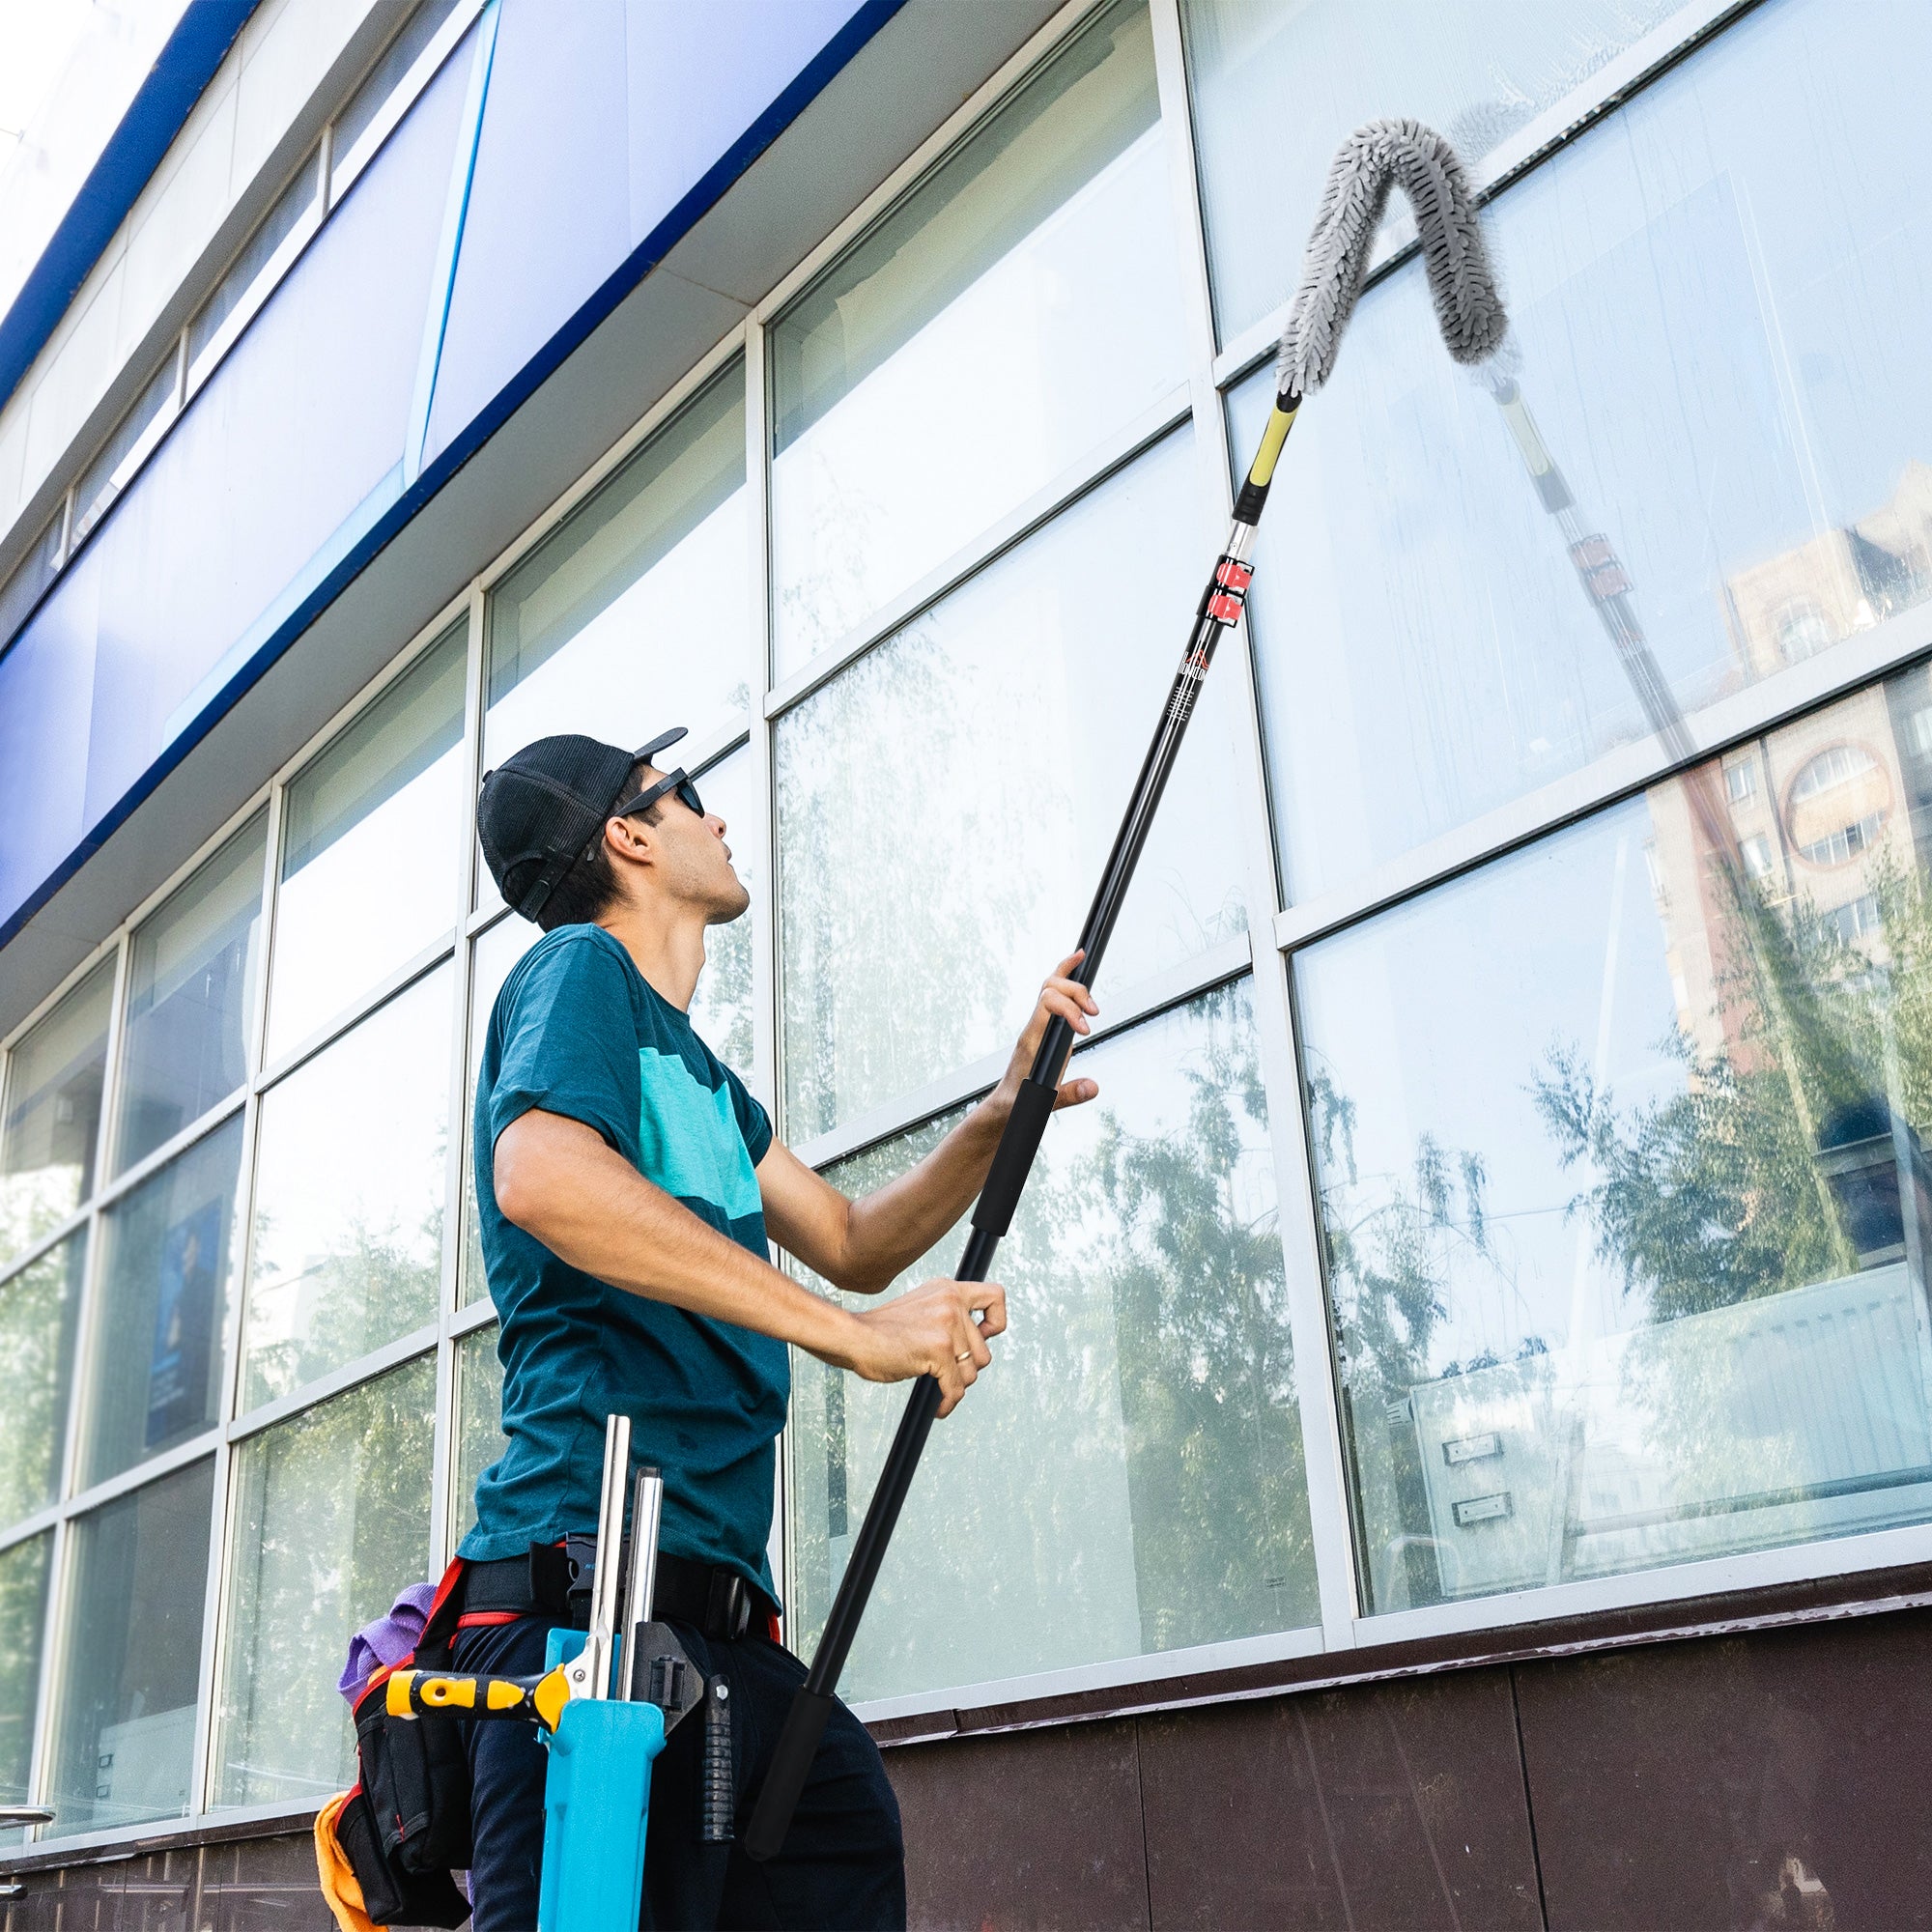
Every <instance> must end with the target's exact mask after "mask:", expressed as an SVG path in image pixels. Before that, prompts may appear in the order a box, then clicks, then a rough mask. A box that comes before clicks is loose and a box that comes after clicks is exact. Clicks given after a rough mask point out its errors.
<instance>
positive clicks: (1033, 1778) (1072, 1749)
mask: <svg viewBox="0 0 1932 1932" xmlns="http://www.w3.org/2000/svg"><path fill="white" fill-rule="evenodd" d="M886 1769H887V1771H888V1772H890V1773H891V1774H892V1780H893V1788H894V1790H895V1791H896V1792H897V1793H898V1800H899V1809H900V1812H901V1814H902V1815H903V1817H904V1820H905V1837H906V1889H907V1904H908V1907H909V1910H910V1916H911V1919H912V1923H913V1924H914V1925H916V1926H925V1927H951V1926H962V1927H974V1928H980V1932H1007V1928H1009V1927H1014V1928H1017V1927H1022V1926H1026V1927H1032V1926H1042V1927H1044V1926H1064V1927H1068V1928H1074V1927H1080V1928H1085V1927H1095V1928H1099V1927H1108V1928H1112V1927H1116V1926H1139V1927H1145V1926H1146V1925H1147V1923H1148V1892H1147V1861H1146V1856H1145V1851H1144V1847H1143V1845H1142V1842H1141V1798H1140V1767H1139V1763H1138V1758H1137V1752H1136V1748H1135V1737H1134V1725H1133V1723H1132V1721H1131V1720H1127V1721H1124V1722H1119V1723H1104V1724H1075V1725H1073V1726H1071V1727H1070V1728H1068V1729H1065V1730H1054V1731H1025V1732H1017V1733H1012V1734H1009V1735H1006V1736H1001V1737H990V1738H972V1739H962V1740H958V1741H954V1742H949V1743H946V1744H939V1745H914V1746H908V1747H903V1748H901V1749H897V1750H892V1751H888V1752H887V1753H886Z"/></svg>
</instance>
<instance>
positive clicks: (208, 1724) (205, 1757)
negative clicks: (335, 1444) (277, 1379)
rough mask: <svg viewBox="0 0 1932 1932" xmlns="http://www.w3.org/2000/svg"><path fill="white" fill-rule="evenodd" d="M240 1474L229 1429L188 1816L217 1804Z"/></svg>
mask: <svg viewBox="0 0 1932 1932" xmlns="http://www.w3.org/2000/svg"><path fill="white" fill-rule="evenodd" d="M234 1479H235V1452H234V1449H233V1447H232V1446H231V1445H230V1444H229V1442H228V1441H227V1439H226V1435H225V1433H224V1435H222V1436H220V1437H218V1438H217V1439H216V1442H215V1445H214V1482H213V1493H212V1496H211V1516H210V1520H209V1525H208V1584H207V1591H208V1594H207V1596H206V1597H205V1598H204V1599H203V1601H202V1609H201V1654H200V1662H199V1664H198V1666H197V1668H196V1673H195V1690H194V1704H195V1715H194V1759H193V1763H192V1765H191V1767H190V1769H189V1773H188V1786H187V1803H188V1816H189V1817H191V1818H198V1817H201V1816H203V1815H204V1814H205V1813H206V1812H207V1811H208V1810H209V1809H210V1808H211V1806H212V1804H213V1781H214V1725H215V1697H216V1687H217V1685H218V1683H219V1681H220V1680H219V1676H218V1673H219V1671H220V1669H221V1655H222V1649H223V1646H224V1644H225V1642H226V1639H227V1631H226V1630H225V1628H224V1625H225V1623H226V1619H225V1618H224V1617H223V1615H222V1606H223V1605H224V1604H225V1603H226V1601H227V1578H228V1573H229V1569H230V1551H229V1548H228V1537H229V1528H230V1525H231V1524H232V1522H233V1521H234V1516H235V1512H234V1510H233V1508H232V1507H231V1499H230V1495H229V1491H230V1489H231V1488H232V1487H233V1484H234Z"/></svg>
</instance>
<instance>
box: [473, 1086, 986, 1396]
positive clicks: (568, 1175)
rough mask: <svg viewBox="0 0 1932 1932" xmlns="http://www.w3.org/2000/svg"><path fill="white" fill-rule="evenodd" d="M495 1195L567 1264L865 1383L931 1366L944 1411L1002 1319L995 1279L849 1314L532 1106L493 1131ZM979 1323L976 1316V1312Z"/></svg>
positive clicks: (928, 1289) (563, 1121)
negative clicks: (792, 1348) (767, 1338)
mask: <svg viewBox="0 0 1932 1932" xmlns="http://www.w3.org/2000/svg"><path fill="white" fill-rule="evenodd" d="M492 1177H493V1179H494V1181H495V1185H496V1192H497V1206H498V1207H499V1208H501V1209H502V1211H503V1213H504V1214H505V1215H506V1216H507V1217H508V1218H509V1219H510V1220H511V1221H513V1222H515V1223H516V1225H517V1226H518V1227H520V1228H522V1229H523V1230H524V1232H525V1233H526V1234H527V1235H530V1236H534V1237H535V1238H536V1239H537V1240H539V1241H541V1242H542V1243H543V1244H544V1246H545V1247H547V1248H549V1249H550V1251H551V1252H552V1253H553V1254H554V1255H556V1256H557V1257H558V1258H559V1259H560V1260H562V1261H565V1262H568V1263H569V1264H570V1265H571V1266H572V1267H576V1268H581V1269H582V1271H583V1272H584V1273H585V1274H587V1275H592V1276H594V1277H595V1278H596V1279H597V1280H599V1281H604V1282H609V1283H610V1284H611V1287H613V1288H619V1289H623V1290H625V1291H627V1292H628V1293H632V1294H639V1295H642V1296H644V1297H645V1298H646V1299H648V1300H651V1301H663V1302H668V1304H669V1305H670V1306H672V1307H674V1308H683V1309H687V1310H689V1311H690V1312H691V1313H692V1314H694V1315H707V1316H710V1317H711V1318H713V1319H714V1320H716V1321H730V1322H735V1323H736V1324H737V1325H738V1326H739V1327H741V1328H751V1329H753V1330H755V1331H756V1332H757V1333H758V1334H761V1335H773V1336H776V1337H777V1338H778V1339H779V1340H780V1341H781V1342H795V1343H797V1345H798V1346H799V1347H800V1348H802V1349H805V1350H809V1351H810V1353H812V1354H814V1355H816V1356H817V1357H818V1358H819V1359H820V1360H821V1361H826V1362H831V1363H834V1364H835V1365H836V1366H838V1367H839V1368H843V1369H851V1370H853V1371H854V1372H855V1373H857V1374H859V1375H861V1376H864V1377H865V1378H867V1380H868V1381H881V1382H890V1381H903V1380H905V1379H906V1378H909V1377H913V1376H922V1375H930V1376H934V1377H936V1378H938V1380H939V1383H940V1386H941V1388H942V1390H943V1391H944V1400H943V1401H942V1403H941V1406H940V1411H939V1412H940V1413H941V1414H942V1415H945V1414H948V1413H950V1412H951V1410H952V1408H953V1407H954V1406H956V1405H957V1404H958V1402H959V1399H960V1397H961V1396H962V1395H964V1393H965V1392H966V1390H967V1389H968V1388H969V1387H971V1385H972V1384H973V1382H974V1380H975V1379H976V1378H977V1377H978V1375H979V1372H980V1370H981V1369H983V1368H984V1367H985V1366H986V1365H987V1363H988V1362H990V1361H991V1360H992V1353H991V1350H988V1349H987V1347H986V1338H988V1337H990V1336H993V1335H997V1334H999V1333H1000V1332H1001V1330H1002V1329H1004V1328H1005V1327H1006V1325H1007V1318H1006V1294H1005V1292H1004V1291H1003V1290H1002V1289H1000V1288H999V1287H998V1286H997V1285H995V1284H992V1283H987V1284H984V1285H983V1286H981V1285H976V1284H972V1283H963V1282H955V1281H932V1282H927V1283H926V1284H924V1286H923V1287H922V1288H921V1289H919V1290H917V1291H915V1293H912V1294H908V1295H903V1296H901V1297H899V1298H898V1299H897V1300H895V1301H891V1302H888V1303H886V1304H885V1305H883V1306H882V1307H879V1308H874V1309H867V1310H866V1311H865V1313H864V1314H859V1315H855V1314H851V1313H849V1312H847V1311H846V1310H844V1309H841V1308H838V1307H837V1306H835V1305H834V1304H833V1303H831V1302H829V1301H827V1300H825V1299H823V1298H822V1297H821V1296H819V1295H816V1294H813V1293H810V1291H809V1290H807V1289H804V1288H802V1287H800V1285H799V1284H798V1283H797V1282H795V1281H793V1280H792V1279H791V1278H790V1277H789V1276H788V1275H785V1274H782V1273H781V1272H780V1270H779V1269H777V1268H775V1267H773V1266H772V1265H771V1264H770V1263H769V1262H767V1261H765V1260H764V1259H763V1258H762V1257H760V1256H758V1255H754V1254H753V1253H752V1252H751V1250H750V1249H749V1248H745V1247H741V1246H740V1245H739V1244H738V1243H737V1242H736V1241H734V1240H732V1239H730V1238H729V1236H725V1235H721V1234H720V1233H719V1232H718V1231H717V1229H715V1228H713V1227H710V1226H709V1225H707V1224H706V1223H705V1222H703V1221H700V1220H699V1219H698V1218H697V1216H696V1214H694V1213H693V1212H692V1211H691V1210H690V1208H686V1207H685V1206H684V1205H683V1204H682V1203H681V1202H678V1201H674V1200H673V1199H672V1198H671V1197H670V1196H669V1195H668V1194H667V1193H666V1192H665V1191H664V1190H663V1189H662V1188H660V1187H655V1186H653V1185H652V1184H651V1182H650V1181H648V1180H646V1179H644V1177H643V1176H642V1175H641V1174H639V1172H638V1170H637V1169H636V1168H635V1167H633V1166H632V1165H631V1163H630V1162H629V1161H627V1160H626V1159H625V1158H624V1157H623V1155H622V1154H620V1153H618V1152H616V1151H614V1150H613V1149H611V1148H610V1147H608V1146H607V1145H606V1144H605V1142H604V1140H603V1138H602V1137H601V1136H600V1135H599V1134H598V1133H596V1132H595V1130H594V1129H592V1128H590V1127H587V1126H585V1125H584V1124H583V1123H582V1122H581V1121H573V1120H570V1119H567V1118H566V1117H565V1116H563V1115H561V1114H550V1113H545V1112H543V1111H542V1110H540V1109H533V1110H532V1111H530V1112H529V1113H526V1114H524V1115H521V1116H520V1117H519V1118H518V1119H516V1120H515V1121H512V1122H510V1124H509V1125H508V1126H507V1127H505V1128H504V1129H503V1131H502V1132H501V1133H500V1134H499V1135H498V1136H497V1145H496V1150H495V1152H494V1155H493V1167H492ZM976 1313H977V1314H980V1315H982V1316H983V1320H982V1321H980V1322H975V1321H974V1320H973V1317H974V1315H975V1314H976Z"/></svg>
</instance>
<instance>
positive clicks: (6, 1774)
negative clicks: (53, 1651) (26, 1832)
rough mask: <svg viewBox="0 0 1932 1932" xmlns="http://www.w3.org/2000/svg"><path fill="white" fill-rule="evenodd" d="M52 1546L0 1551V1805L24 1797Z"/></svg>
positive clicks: (47, 1542) (33, 1541) (38, 1541)
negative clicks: (49, 1552)
mask: <svg viewBox="0 0 1932 1932" xmlns="http://www.w3.org/2000/svg"><path fill="white" fill-rule="evenodd" d="M52 1547H53V1537H52V1536H51V1534H49V1535H46V1536H36V1537H32V1538H30V1539H29V1540H28V1541H27V1542H25V1543H16V1544H15V1545H14V1548H12V1549H9V1550H6V1551H4V1552H0V1804H22V1803H24V1802H25V1800H26V1796H27V1771H28V1765H29V1760H30V1758H31V1757H32V1755H33V1748H34V1701H35V1698H36V1695H37V1694H38V1692H39V1690H40V1683H41V1633H42V1622H43V1618H44V1616H45V1614H46V1607H47V1552H48V1550H49V1549H50V1548H52Z"/></svg>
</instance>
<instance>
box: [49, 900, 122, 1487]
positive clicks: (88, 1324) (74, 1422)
mask: <svg viewBox="0 0 1932 1932" xmlns="http://www.w3.org/2000/svg"><path fill="white" fill-rule="evenodd" d="M128 951H129V946H128V928H127V927H126V926H123V927H122V928H121V930H120V932H119V933H118V934H117V935H116V937H115V954H114V990H113V992H112V994H111V996H110V998H111V1002H112V1003H111V1004H110V1006H109V1007H108V1009H107V1045H106V1058H105V1060H104V1062H103V1064H102V1068H101V1075H102V1077H101V1082H100V1120H99V1124H98V1126H97V1128H96V1130H95V1142H94V1176H95V1179H94V1186H93V1187H92V1188H91V1189H90V1190H89V1194H88V1203H87V1223H86V1225H87V1253H86V1256H85V1257H84V1258H83V1261H82V1264H81V1275H80V1306H79V1308H78V1310H77V1311H76V1315H75V1321H74V1328H73V1361H72V1364H71V1368H70V1369H69V1374H70V1376H71V1378H72V1379H71V1381H70V1382H69V1384H68V1404H67V1418H66V1432H67V1439H66V1440H65V1441H64V1442H63V1443H62V1444H61V1445H60V1449H61V1453H60V1488H59V1491H58V1492H57V1493H58V1494H59V1496H60V1497H61V1498H62V1500H64V1501H65V1500H69V1499H71V1497H72V1495H73V1493H74V1489H75V1486H76V1484H77V1483H78V1481H79V1477H80V1445H81V1442H82V1440H83V1439H84V1438H85V1436H86V1435H87V1432H88V1427H89V1425H90V1423H91V1422H92V1420H93V1412H94V1377H93V1374H92V1373H91V1371H92V1366H93V1361H94V1340H95V1328H96V1326H97V1324H98V1322H99V1300H100V1293H99V1284H100V1250H101V1246H102V1242H101V1239H100V1179H101V1177H102V1175H104V1174H105V1173H106V1170H107V1151H108V1149H109V1148H110V1147H111V1146H112V1145H113V1139H114V1112H115V1107H116V1104H117V1100H118V1096H119V1092H120V1078H119V1073H118V1069H117V1067H116V1064H115V1063H116V1062H117V1060H118V1059H119V1058H120V1052H121V1037H122V1029H121V1009H122V1007H123V1006H124V1004H125V1003H126V1001H127V997H128Z"/></svg>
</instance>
